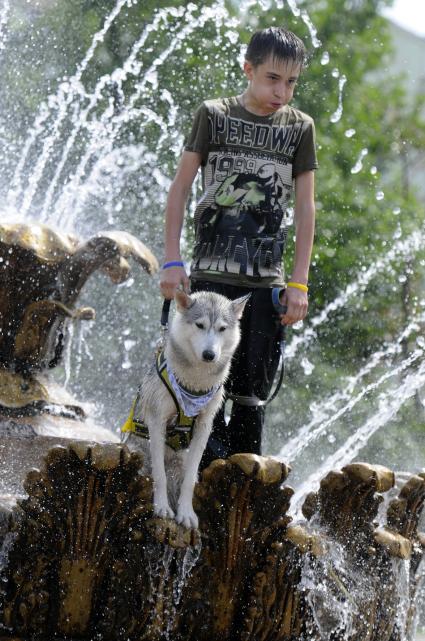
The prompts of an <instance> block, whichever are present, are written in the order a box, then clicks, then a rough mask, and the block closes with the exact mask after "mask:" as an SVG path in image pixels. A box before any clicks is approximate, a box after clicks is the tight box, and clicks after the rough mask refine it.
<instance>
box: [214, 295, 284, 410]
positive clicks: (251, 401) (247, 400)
mask: <svg viewBox="0 0 425 641" xmlns="http://www.w3.org/2000/svg"><path fill="white" fill-rule="evenodd" d="M283 290H284V288H283V287H273V289H272V303H273V307H274V308H275V310H276V312H277V313H278V314H286V312H287V310H288V308H287V306H286V305H282V303H281V302H280V295H281V293H282V291H283ZM285 330H286V328H285V326H284V325H281V326H280V339H279V349H280V357H279V364H278V367H279V365H280V373H279V378H278V381H277V383H276V387H275V388H274V390H273V392H272V393H271V394H270V396H269V397H268V398H266V399H265V400H261V399H260V398H258V396H237V395H236V394H227V396H226V398H227V399H230V400H231V401H235V402H236V403H238V404H239V405H245V406H248V407H264V406H266V405H268V404H269V403H271V402H272V401H273V400H274V399H275V398H276V396H277V395H278V393H279V390H280V388H281V387H282V382H283V376H284V374H285V346H286V332H285Z"/></svg>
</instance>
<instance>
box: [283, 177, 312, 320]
mask: <svg viewBox="0 0 425 641" xmlns="http://www.w3.org/2000/svg"><path fill="white" fill-rule="evenodd" d="M294 221H295V256H294V266H293V270H292V276H291V282H293V283H299V284H301V285H307V282H308V271H309V268H310V258H311V252H312V249H313V240H314V221H315V205H314V171H305V172H303V173H301V174H299V175H298V176H297V177H296V178H295V217H294ZM282 303H283V304H284V305H287V307H288V310H287V312H286V314H284V315H282V316H281V322H282V324H283V325H292V324H293V323H297V322H298V321H300V320H303V319H304V318H305V316H306V315H307V311H308V295H307V292H304V291H302V290H301V289H298V288H296V287H287V288H286V291H285V294H284V297H283V300H282Z"/></svg>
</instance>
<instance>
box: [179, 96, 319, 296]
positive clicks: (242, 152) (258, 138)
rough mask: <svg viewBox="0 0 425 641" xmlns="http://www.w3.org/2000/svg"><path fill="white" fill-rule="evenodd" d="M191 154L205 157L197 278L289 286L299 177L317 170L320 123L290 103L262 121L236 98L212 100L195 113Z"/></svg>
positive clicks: (198, 215) (197, 224) (198, 218)
mask: <svg viewBox="0 0 425 641" xmlns="http://www.w3.org/2000/svg"><path fill="white" fill-rule="evenodd" d="M185 150H186V151H195V152H198V153H199V154H201V156H202V186H203V195H202V197H201V199H200V200H199V202H198V203H197V206H196V210H195V231H196V244H195V248H194V254H193V261H192V266H191V274H192V276H193V277H195V278H207V279H209V280H214V279H216V280H220V281H222V282H227V283H236V282H237V283H238V284H239V285H248V286H256V285H257V286H269V285H281V284H283V274H282V254H283V250H284V246H285V240H286V209H287V206H288V202H289V200H290V198H291V194H292V183H293V179H294V178H295V177H296V176H297V175H298V174H300V173H302V172H304V171H308V170H312V169H316V168H317V160H316V152H315V134H314V123H313V120H312V119H311V118H310V117H309V116H307V115H306V114H304V113H302V112H301V111H299V110H298V109H294V108H293V107H289V106H288V105H287V106H285V107H282V108H281V109H279V110H278V111H277V112H275V113H274V114H271V115H269V116H258V115H256V114H253V113H251V112H250V111H247V110H246V109H245V108H244V107H243V106H242V105H241V103H240V102H239V99H238V98H236V97H233V98H224V99H221V100H208V101H206V102H204V103H203V104H202V105H201V107H199V109H198V110H197V112H196V114H195V118H194V122H193V126H192V131H191V133H190V136H189V138H188V139H187V141H186V144H185Z"/></svg>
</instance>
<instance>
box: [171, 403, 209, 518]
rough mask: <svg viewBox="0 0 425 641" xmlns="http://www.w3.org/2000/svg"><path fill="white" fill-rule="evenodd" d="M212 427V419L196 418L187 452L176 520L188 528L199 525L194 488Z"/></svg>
mask: <svg viewBox="0 0 425 641" xmlns="http://www.w3.org/2000/svg"><path fill="white" fill-rule="evenodd" d="M211 428H212V419H211V418H210V417H209V416H208V418H207V417H205V416H204V417H203V416H201V414H200V415H199V416H198V418H197V420H196V426H195V429H194V434H193V437H192V440H191V442H190V445H189V449H188V451H187V453H186V465H185V471H184V477H183V481H182V485H181V489H180V496H179V500H178V504H177V518H176V520H177V522H178V523H181V524H182V525H184V526H185V527H187V528H197V527H198V517H197V516H196V514H195V511H194V509H193V505H192V500H193V490H194V487H195V483H196V481H197V478H198V468H199V463H200V462H201V458H202V454H203V452H204V450H205V448H206V446H207V442H208V437H209V435H210V433H211Z"/></svg>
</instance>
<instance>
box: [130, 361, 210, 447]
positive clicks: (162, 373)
mask: <svg viewBox="0 0 425 641" xmlns="http://www.w3.org/2000/svg"><path fill="white" fill-rule="evenodd" d="M156 371H157V373H158V376H159V378H160V379H161V381H162V382H163V383H164V385H165V387H166V388H167V390H168V391H169V393H170V394H171V397H172V399H173V401H174V404H175V406H176V411H177V413H176V416H175V417H174V418H173V421H172V422H171V423H170V424H169V425H167V433H166V439H165V442H166V443H167V445H168V446H169V447H171V448H172V449H173V450H175V451H178V450H185V449H187V448H188V447H189V445H190V441H191V440H192V436H193V427H194V424H195V420H196V416H186V414H185V413H184V411H183V409H182V408H181V407H180V404H179V402H178V400H177V397H176V394H175V392H174V389H173V387H172V384H171V382H170V378H169V375H168V371H167V360H166V358H165V356H164V352H163V351H162V350H161V351H160V352H159V353H158V354H157V357H156ZM190 393H191V394H192V395H196V393H195V394H194V392H190ZM203 395H204V393H203V392H202V393H200V394H199V396H200V397H201V396H203ZM139 400H140V392H139V393H138V394H137V396H136V398H135V400H134V402H133V405H132V407H131V411H130V415H129V417H128V419H127V420H126V422H125V423H124V425H123V426H122V428H121V431H122V432H131V433H134V434H137V436H141V437H142V438H146V439H149V430H148V426H147V425H146V424H145V423H143V421H142V420H140V419H138V418H137V417H135V414H136V409H137V405H138V402H139Z"/></svg>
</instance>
